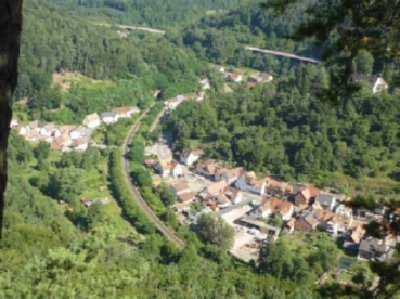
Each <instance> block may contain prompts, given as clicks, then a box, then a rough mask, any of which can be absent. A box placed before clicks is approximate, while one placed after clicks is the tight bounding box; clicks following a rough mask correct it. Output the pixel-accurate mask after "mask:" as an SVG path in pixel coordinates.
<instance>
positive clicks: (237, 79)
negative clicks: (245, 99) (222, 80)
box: [227, 73, 243, 83]
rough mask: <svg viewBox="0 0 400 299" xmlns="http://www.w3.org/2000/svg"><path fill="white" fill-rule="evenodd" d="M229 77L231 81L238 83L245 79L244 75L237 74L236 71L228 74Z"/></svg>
mask: <svg viewBox="0 0 400 299" xmlns="http://www.w3.org/2000/svg"><path fill="white" fill-rule="evenodd" d="M227 79H228V80H229V81H232V82H236V83H239V82H242V81H243V77H242V75H239V74H236V73H230V74H228V76H227Z"/></svg>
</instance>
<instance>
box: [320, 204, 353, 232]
mask: <svg viewBox="0 0 400 299" xmlns="http://www.w3.org/2000/svg"><path fill="white" fill-rule="evenodd" d="M319 220H320V224H319V228H320V229H321V230H323V231H326V232H327V233H329V234H331V235H333V236H335V237H337V236H339V235H344V234H345V233H347V232H348V231H349V229H350V227H351V224H352V218H349V217H346V216H342V215H338V214H336V213H333V212H330V211H326V210H325V211H323V212H322V213H321V215H320V218H319Z"/></svg>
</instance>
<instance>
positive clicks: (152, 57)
mask: <svg viewBox="0 0 400 299" xmlns="http://www.w3.org/2000/svg"><path fill="white" fill-rule="evenodd" d="M24 14H25V15H24V18H25V20H24V30H23V35H22V46H21V59H20V62H19V81H18V87H17V90H16V93H15V98H16V99H21V98H27V99H28V100H29V101H28V102H29V103H30V106H31V110H35V111H36V112H35V113H33V114H36V115H38V113H39V115H40V113H41V110H43V109H44V108H47V109H49V108H57V107H58V106H60V101H61V102H62V100H60V99H59V98H60V97H61V96H60V94H59V91H58V90H57V88H56V87H54V86H53V87H52V86H51V85H52V78H53V74H54V73H55V72H64V71H69V72H71V71H77V72H79V73H81V74H82V75H84V76H86V77H89V78H93V79H101V80H103V79H105V80H113V81H115V80H118V79H133V80H135V81H136V83H137V84H136V85H139V88H144V89H147V90H155V89H161V90H163V92H164V93H165V94H166V96H168V95H169V94H174V93H176V92H189V91H192V90H193V89H194V88H195V87H196V84H197V83H196V75H199V74H201V73H202V72H203V69H204V68H203V66H202V63H200V62H199V61H197V59H196V58H195V56H194V55H193V53H191V52H190V51H186V50H184V49H180V48H177V47H176V46H174V45H173V44H171V43H170V42H168V41H167V40H166V39H165V38H164V37H162V36H157V35H152V34H144V35H135V34H132V35H130V36H128V37H127V38H121V37H120V36H119V35H118V33H117V31H116V30H113V28H107V27H102V26H95V25H93V24H92V23H90V22H88V21H87V20H86V19H85V18H82V17H78V16H76V15H74V14H72V13H70V12H68V11H67V10H65V9H62V8H59V7H58V6H55V5H54V4H51V3H49V1H38V0H32V1H27V2H26V4H25V5H24ZM136 88H137V87H136ZM52 103H53V104H52ZM72 111H74V112H76V109H75V110H74V109H72Z"/></svg>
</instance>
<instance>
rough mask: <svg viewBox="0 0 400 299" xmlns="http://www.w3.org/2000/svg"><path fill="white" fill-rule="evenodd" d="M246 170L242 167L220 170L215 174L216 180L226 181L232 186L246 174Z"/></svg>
mask: <svg viewBox="0 0 400 299" xmlns="http://www.w3.org/2000/svg"><path fill="white" fill-rule="evenodd" d="M244 172H245V171H244V169H243V168H242V167H236V168H232V169H226V168H219V169H218V170H217V171H216V174H215V180H216V181H221V180H224V181H225V182H226V183H227V184H228V185H232V184H233V183H235V182H236V180H237V179H238V178H239V177H240V176H241V175H242V174H244Z"/></svg>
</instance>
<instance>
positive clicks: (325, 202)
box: [315, 193, 337, 211]
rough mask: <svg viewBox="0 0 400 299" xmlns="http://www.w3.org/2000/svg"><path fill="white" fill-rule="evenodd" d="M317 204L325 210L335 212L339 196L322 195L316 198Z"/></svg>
mask: <svg viewBox="0 0 400 299" xmlns="http://www.w3.org/2000/svg"><path fill="white" fill-rule="evenodd" d="M315 202H316V203H319V204H320V205H321V207H322V208H323V209H327V210H329V211H334V210H335V207H336V205H337V196H336V195H335V194H331V193H320V194H318V195H317V197H316V198H315Z"/></svg>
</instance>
